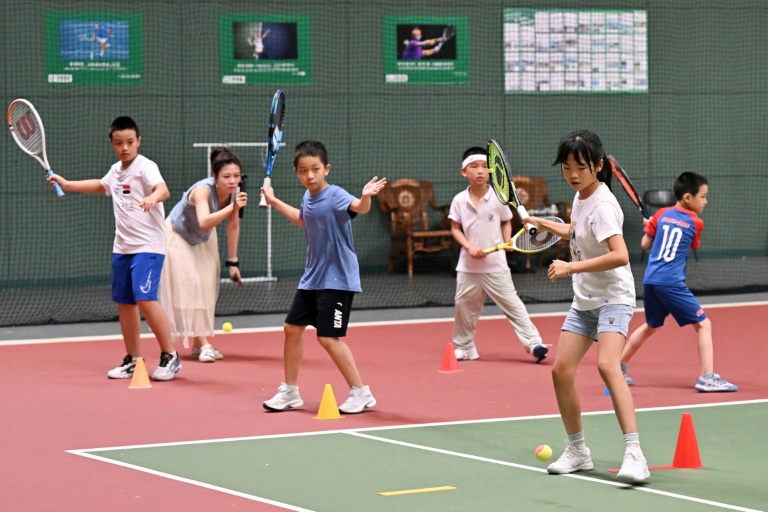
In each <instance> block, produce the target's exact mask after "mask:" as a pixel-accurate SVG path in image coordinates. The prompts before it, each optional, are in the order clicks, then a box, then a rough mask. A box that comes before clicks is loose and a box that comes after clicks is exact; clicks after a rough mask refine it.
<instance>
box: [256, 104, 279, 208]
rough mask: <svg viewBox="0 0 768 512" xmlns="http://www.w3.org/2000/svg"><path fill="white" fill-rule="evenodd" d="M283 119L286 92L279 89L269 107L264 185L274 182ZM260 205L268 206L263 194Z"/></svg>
mask: <svg viewBox="0 0 768 512" xmlns="http://www.w3.org/2000/svg"><path fill="white" fill-rule="evenodd" d="M283 121H285V94H284V93H283V91H281V90H280V89H278V90H277V91H276V92H275V96H274V97H273V98H272V106H271V107H270V109H269V134H268V139H267V168H266V171H265V176H264V186H265V187H269V186H271V183H272V166H273V165H274V164H275V157H276V156H277V151H278V150H279V149H280V141H281V140H283ZM259 206H261V207H262V208H266V207H267V198H266V197H264V194H262V195H261V201H259Z"/></svg>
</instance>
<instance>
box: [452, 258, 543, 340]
mask: <svg viewBox="0 0 768 512" xmlns="http://www.w3.org/2000/svg"><path fill="white" fill-rule="evenodd" d="M486 294H487V295H488V296H490V297H491V299H492V300H493V302H495V303H496V305H497V306H499V308H501V311H502V312H503V313H504V316H506V317H507V320H509V323H510V324H512V327H513V328H514V329H515V333H517V337H518V339H519V340H520V343H522V344H523V346H524V347H525V348H526V350H528V351H530V349H531V348H532V347H533V346H534V345H536V344H538V343H541V335H540V334H539V330H538V329H536V326H535V325H533V322H531V318H530V317H529V316H528V311H527V310H526V309H525V304H523V301H522V300H520V297H518V296H517V290H515V284H514V283H513V282H512V275H511V274H510V273H509V271H508V270H504V271H501V272H493V273H490V274H473V273H469V272H459V273H458V276H457V278H456V298H455V304H456V306H455V311H454V322H453V343H454V344H455V345H456V347H458V348H462V349H468V348H472V347H474V346H475V332H476V331H477V321H478V319H479V318H480V313H482V311H483V305H484V304H485V296H486Z"/></svg>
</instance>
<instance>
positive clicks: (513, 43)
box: [504, 9, 648, 94]
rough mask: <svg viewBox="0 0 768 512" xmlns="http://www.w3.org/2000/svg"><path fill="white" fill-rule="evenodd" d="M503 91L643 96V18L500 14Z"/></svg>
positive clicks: (595, 13)
mask: <svg viewBox="0 0 768 512" xmlns="http://www.w3.org/2000/svg"><path fill="white" fill-rule="evenodd" d="M504 91H505V92H506V93H508V94H515V93H558V94H561V93H598V94H600V93H602V94H605V93H647V92H648V13H647V12H646V11H643V10H611V11H605V10H577V9H504Z"/></svg>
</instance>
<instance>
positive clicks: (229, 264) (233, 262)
mask: <svg viewBox="0 0 768 512" xmlns="http://www.w3.org/2000/svg"><path fill="white" fill-rule="evenodd" d="M224 265H226V266H228V267H239V266H240V263H239V262H237V261H229V260H227V262H226V263H224Z"/></svg>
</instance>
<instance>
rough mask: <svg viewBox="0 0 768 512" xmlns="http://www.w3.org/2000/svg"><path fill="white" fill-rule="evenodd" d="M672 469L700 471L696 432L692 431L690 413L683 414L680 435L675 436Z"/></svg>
mask: <svg viewBox="0 0 768 512" xmlns="http://www.w3.org/2000/svg"><path fill="white" fill-rule="evenodd" d="M672 467H673V468H676V469H700V468H702V467H704V466H703V465H702V464H701V456H700V455H699V443H698V441H696V431H695V430H694V429H693V418H692V417H691V413H689V412H684V413H683V420H682V421H681V422H680V433H679V434H678V435H677V447H676V448H675V458H674V459H673V460H672Z"/></svg>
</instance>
